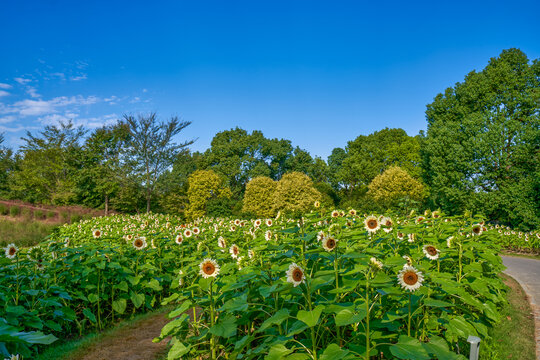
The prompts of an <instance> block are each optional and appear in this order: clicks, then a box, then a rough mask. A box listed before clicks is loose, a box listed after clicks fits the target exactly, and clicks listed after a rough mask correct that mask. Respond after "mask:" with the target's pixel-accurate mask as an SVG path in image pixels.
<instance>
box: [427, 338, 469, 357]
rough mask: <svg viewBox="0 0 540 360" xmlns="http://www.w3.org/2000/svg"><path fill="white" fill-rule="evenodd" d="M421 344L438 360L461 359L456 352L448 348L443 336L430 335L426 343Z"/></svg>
mask: <svg viewBox="0 0 540 360" xmlns="http://www.w3.org/2000/svg"><path fill="white" fill-rule="evenodd" d="M422 346H423V347H424V349H426V351H427V352H428V353H429V354H430V355H432V356H434V357H436V358H437V359H439V360H458V359H463V357H461V356H460V355H458V354H455V353H453V352H452V351H450V350H449V349H448V343H447V342H446V340H444V339H443V338H440V337H438V336H432V337H431V338H430V339H429V342H428V343H423V344H422Z"/></svg>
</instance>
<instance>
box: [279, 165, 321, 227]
mask: <svg viewBox="0 0 540 360" xmlns="http://www.w3.org/2000/svg"><path fill="white" fill-rule="evenodd" d="M320 200H321V194H320V193H319V192H318V191H317V190H316V189H315V188H314V187H313V181H312V180H311V179H310V178H309V176H307V175H306V174H303V173H300V172H291V173H287V174H285V175H283V177H282V178H281V180H279V181H278V183H277V186H276V191H275V193H274V210H275V211H281V212H285V213H288V214H293V215H295V216H300V215H301V214H303V213H305V212H307V211H309V210H310V209H313V208H314V204H315V201H320Z"/></svg>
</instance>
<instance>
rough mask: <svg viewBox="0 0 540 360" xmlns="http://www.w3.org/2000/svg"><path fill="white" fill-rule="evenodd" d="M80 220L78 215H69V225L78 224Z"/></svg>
mask: <svg viewBox="0 0 540 360" xmlns="http://www.w3.org/2000/svg"><path fill="white" fill-rule="evenodd" d="M81 219H82V216H81V215H79V214H71V219H70V221H71V223H72V224H74V223H78V222H79V221H81Z"/></svg>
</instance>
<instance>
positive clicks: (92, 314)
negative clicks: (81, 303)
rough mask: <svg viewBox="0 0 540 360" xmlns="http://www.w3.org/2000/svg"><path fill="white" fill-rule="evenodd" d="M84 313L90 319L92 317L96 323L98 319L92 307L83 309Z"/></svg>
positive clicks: (91, 319)
mask: <svg viewBox="0 0 540 360" xmlns="http://www.w3.org/2000/svg"><path fill="white" fill-rule="evenodd" d="M83 314H84V315H85V316H86V317H87V318H88V319H90V321H91V322H93V323H96V322H97V320H96V315H94V313H93V312H92V311H91V310H90V309H88V308H86V309H84V310H83Z"/></svg>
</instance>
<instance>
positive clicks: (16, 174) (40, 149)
mask: <svg viewBox="0 0 540 360" xmlns="http://www.w3.org/2000/svg"><path fill="white" fill-rule="evenodd" d="M85 133H86V130H85V129H84V128H83V127H82V126H80V127H75V126H74V125H73V122H71V121H68V122H59V123H58V125H47V126H46V127H45V129H44V130H43V131H41V132H40V133H39V135H38V136H34V135H32V134H31V133H30V132H27V133H26V134H27V137H26V138H22V140H23V141H24V142H25V144H24V145H23V146H22V147H21V149H20V151H19V153H18V158H19V161H18V167H17V169H16V171H13V172H12V174H11V176H10V180H9V181H10V190H11V191H12V193H13V195H14V197H16V198H19V199H24V200H27V201H31V202H48V203H53V204H69V203H71V202H72V201H73V200H74V197H75V194H76V184H75V181H74V178H75V173H76V172H77V171H78V170H79V169H80V165H81V164H80V161H81V158H82V156H81V152H82V149H81V145H80V140H81V139H82V137H83V136H84V134H85Z"/></svg>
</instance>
